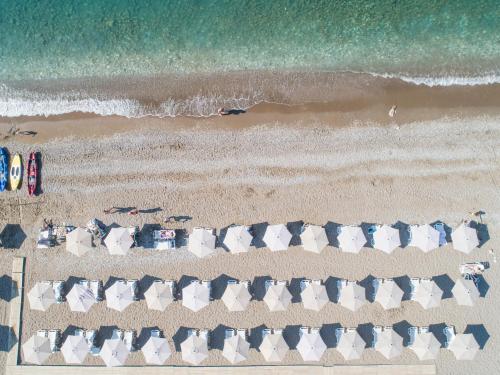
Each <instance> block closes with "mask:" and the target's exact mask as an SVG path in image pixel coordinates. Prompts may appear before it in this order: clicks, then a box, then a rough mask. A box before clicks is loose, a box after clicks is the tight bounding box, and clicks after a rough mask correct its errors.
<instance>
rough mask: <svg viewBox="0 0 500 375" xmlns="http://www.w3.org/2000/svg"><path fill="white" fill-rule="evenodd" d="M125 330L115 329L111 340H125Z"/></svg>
mask: <svg viewBox="0 0 500 375" xmlns="http://www.w3.org/2000/svg"><path fill="white" fill-rule="evenodd" d="M123 334H124V332H123V329H114V330H113V333H112V334H111V339H112V340H116V339H118V340H123Z"/></svg>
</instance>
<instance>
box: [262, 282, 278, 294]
mask: <svg viewBox="0 0 500 375" xmlns="http://www.w3.org/2000/svg"><path fill="white" fill-rule="evenodd" d="M272 285H276V280H266V281H265V283H264V286H265V288H266V292H267V290H268V289H269V288H270V287H271V286H272Z"/></svg>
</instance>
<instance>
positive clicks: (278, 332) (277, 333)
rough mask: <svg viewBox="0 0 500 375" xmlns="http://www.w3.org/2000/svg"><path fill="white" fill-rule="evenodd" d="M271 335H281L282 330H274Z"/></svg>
mask: <svg viewBox="0 0 500 375" xmlns="http://www.w3.org/2000/svg"><path fill="white" fill-rule="evenodd" d="M273 334H274V335H283V329H282V328H274V329H273Z"/></svg>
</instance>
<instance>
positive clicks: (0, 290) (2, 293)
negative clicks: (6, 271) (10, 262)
mask: <svg viewBox="0 0 500 375" xmlns="http://www.w3.org/2000/svg"><path fill="white" fill-rule="evenodd" d="M14 284H15V285H14ZM14 290H16V291H17V283H16V282H15V281H14V280H12V277H10V276H9V275H3V276H2V277H0V299H3V300H4V301H7V302H10V301H11V300H12V298H14V297H17V296H12V292H13V291H14Z"/></svg>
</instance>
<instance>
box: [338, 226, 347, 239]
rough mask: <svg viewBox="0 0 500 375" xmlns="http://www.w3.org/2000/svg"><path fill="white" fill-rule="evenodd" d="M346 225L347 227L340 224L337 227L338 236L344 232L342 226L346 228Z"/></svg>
mask: <svg viewBox="0 0 500 375" xmlns="http://www.w3.org/2000/svg"><path fill="white" fill-rule="evenodd" d="M344 227H345V225H339V226H338V227H337V236H340V233H342V228H344Z"/></svg>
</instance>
